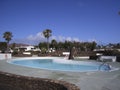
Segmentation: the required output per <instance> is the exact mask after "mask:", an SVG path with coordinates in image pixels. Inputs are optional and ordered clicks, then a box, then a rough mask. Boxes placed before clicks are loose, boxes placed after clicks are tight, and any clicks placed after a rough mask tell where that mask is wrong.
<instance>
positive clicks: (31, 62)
mask: <svg viewBox="0 0 120 90" xmlns="http://www.w3.org/2000/svg"><path fill="white" fill-rule="evenodd" d="M9 63H11V64H15V65H20V66H26V67H32V68H40V69H47V70H57V71H72V72H86V71H109V70H111V69H110V68H109V67H108V66H107V65H102V66H101V63H97V62H85V61H73V60H64V59H46V58H45V59H44V58H41V59H18V60H17V59H16V60H12V61H9Z"/></svg>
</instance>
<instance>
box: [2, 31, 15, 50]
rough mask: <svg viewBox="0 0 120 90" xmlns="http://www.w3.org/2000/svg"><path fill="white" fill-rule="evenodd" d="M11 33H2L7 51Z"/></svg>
mask: <svg viewBox="0 0 120 90" xmlns="http://www.w3.org/2000/svg"><path fill="white" fill-rule="evenodd" d="M12 37H13V35H12V33H11V32H9V31H7V32H5V33H3V38H5V40H6V41H7V52H8V49H9V46H8V45H9V42H10V40H11V39H12Z"/></svg>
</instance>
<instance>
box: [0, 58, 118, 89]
mask: <svg viewBox="0 0 120 90" xmlns="http://www.w3.org/2000/svg"><path fill="white" fill-rule="evenodd" d="M110 65H112V66H113V67H117V68H120V63H118V62H114V63H113V62H110ZM0 71H4V72H9V73H13V74H18V75H24V76H32V77H40V78H48V79H54V80H63V81H67V82H70V83H73V84H75V85H77V86H78V87H80V89H81V90H120V70H116V71H111V72H107V71H106V72H103V71H96V72H64V71H52V70H42V69H36V68H29V67H24V66H17V65H13V64H9V63H7V62H6V60H0Z"/></svg>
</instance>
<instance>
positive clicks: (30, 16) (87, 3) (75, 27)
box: [0, 0, 120, 44]
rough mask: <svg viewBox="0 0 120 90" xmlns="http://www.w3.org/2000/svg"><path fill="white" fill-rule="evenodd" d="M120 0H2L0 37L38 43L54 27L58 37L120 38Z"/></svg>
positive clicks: (114, 40) (102, 40)
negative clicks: (43, 32) (43, 33)
mask: <svg viewBox="0 0 120 90" xmlns="http://www.w3.org/2000/svg"><path fill="white" fill-rule="evenodd" d="M118 11H120V0H0V41H4V39H3V38H2V35H3V33H4V32H5V31H10V32H12V33H13V38H12V41H11V42H17V43H22V42H23V43H29V44H38V43H39V42H41V41H45V40H46V39H45V38H44V37H43V35H42V34H41V32H42V31H43V30H45V29H51V30H52V37H51V38H50V39H56V40H57V41H64V40H69V41H74V40H75V41H92V40H95V41H96V42H98V43H102V44H104V43H119V42H120V15H118Z"/></svg>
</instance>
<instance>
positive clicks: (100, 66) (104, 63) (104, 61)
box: [99, 61, 106, 70]
mask: <svg viewBox="0 0 120 90" xmlns="http://www.w3.org/2000/svg"><path fill="white" fill-rule="evenodd" d="M105 64H106V61H104V62H103V63H102V64H100V66H99V70H101V67H102V66H103V65H105Z"/></svg>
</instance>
